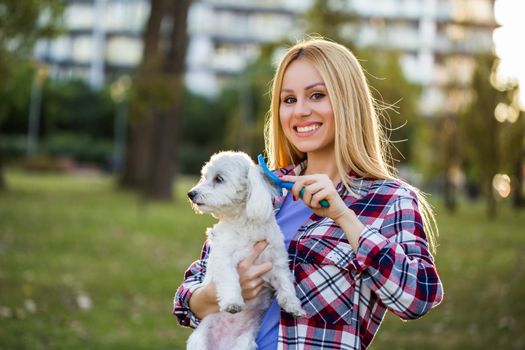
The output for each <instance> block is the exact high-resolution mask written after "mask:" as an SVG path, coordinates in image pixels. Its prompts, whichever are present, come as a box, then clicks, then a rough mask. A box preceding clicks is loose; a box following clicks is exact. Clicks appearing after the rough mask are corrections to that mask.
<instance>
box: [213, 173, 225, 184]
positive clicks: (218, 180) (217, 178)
mask: <svg viewBox="0 0 525 350" xmlns="http://www.w3.org/2000/svg"><path fill="white" fill-rule="evenodd" d="M213 182H215V183H216V184H221V183H223V182H224V179H223V178H222V176H220V175H215V177H214V178H213Z"/></svg>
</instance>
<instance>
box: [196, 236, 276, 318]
mask: <svg viewBox="0 0 525 350" xmlns="http://www.w3.org/2000/svg"><path fill="white" fill-rule="evenodd" d="M267 246H268V243H267V242H266V241H260V242H257V243H256V244H255V245H254V246H253V251H252V254H251V255H250V256H248V257H247V258H246V259H244V260H243V261H241V262H240V263H239V265H237V272H238V273H239V281H240V284H241V289H242V297H243V299H244V301H248V300H251V299H253V298H255V297H256V296H257V295H258V294H259V292H260V291H261V289H262V287H263V285H264V280H263V278H262V277H263V276H264V274H265V273H267V272H268V271H270V270H271V269H272V266H273V265H272V263H271V262H269V261H268V262H265V263H264V264H260V265H256V264H255V260H257V258H258V257H259V255H261V253H262V252H263V251H264V249H265V248H266V247H267ZM190 310H191V311H192V312H193V313H194V314H195V316H197V318H199V319H203V318H204V317H206V316H208V315H210V314H213V313H216V312H219V305H218V303H217V290H216V287H215V283H213V282H210V283H207V284H206V285H204V286H202V287H201V288H198V289H196V290H195V291H194V292H193V295H192V297H191V299H190Z"/></svg>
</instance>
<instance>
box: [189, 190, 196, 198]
mask: <svg viewBox="0 0 525 350" xmlns="http://www.w3.org/2000/svg"><path fill="white" fill-rule="evenodd" d="M196 195H197V191H190V192H188V197H189V198H190V200H193V198H195V196H196Z"/></svg>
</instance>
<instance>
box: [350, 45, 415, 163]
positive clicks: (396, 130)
mask: <svg viewBox="0 0 525 350" xmlns="http://www.w3.org/2000/svg"><path fill="white" fill-rule="evenodd" d="M358 54H359V55H361V56H358V58H360V59H362V65H363V69H364V70H365V72H366V73H367V78H368V82H369V85H370V87H371V90H372V95H373V96H374V99H375V102H376V109H377V110H378V111H379V113H380V117H381V122H382V124H383V126H384V128H385V131H386V135H387V136H388V139H389V140H390V141H391V144H390V154H391V157H392V159H393V160H394V162H401V163H413V160H414V159H415V157H417V155H416V154H417V153H418V152H420V151H421V149H417V148H416V147H415V144H416V143H418V136H420V131H421V128H422V126H423V121H422V119H421V115H420V113H419V111H418V105H417V104H418V99H419V94H420V92H421V88H420V87H419V86H417V85H415V84H413V83H410V82H409V81H408V80H407V79H406V78H405V76H404V74H403V71H402V69H401V65H400V63H399V55H398V54H397V53H396V52H392V51H377V50H376V49H371V48H370V49H366V50H361V51H360V53H358ZM416 150H417V152H416Z"/></svg>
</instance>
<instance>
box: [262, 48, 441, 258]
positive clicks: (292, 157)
mask: <svg viewBox="0 0 525 350" xmlns="http://www.w3.org/2000/svg"><path fill="white" fill-rule="evenodd" d="M299 58H300V59H305V60H307V61H308V62H309V63H311V64H312V65H313V66H314V67H315V68H316V69H317V71H318V72H319V74H320V75H321V77H322V79H323V81H324V83H325V86H326V89H327V92H328V95H329V97H330V101H331V104H332V110H333V114H334V123H335V130H336V132H335V154H336V165H337V171H338V173H339V176H340V178H341V179H342V181H343V184H344V185H345V186H346V187H347V188H348V189H349V188H350V181H351V179H350V177H349V176H348V174H347V172H348V170H349V169H352V170H353V171H355V172H356V173H357V175H358V176H360V177H364V178H372V179H389V180H396V181H400V182H402V183H404V184H405V185H407V186H408V187H409V188H410V189H411V190H413V191H414V192H415V193H416V196H417V200H418V204H419V207H420V210H421V215H422V218H423V223H424V229H425V232H426V234H427V237H428V241H429V244H430V246H431V248H432V250H433V251H434V250H435V237H436V236H437V233H438V231H437V225H436V221H435V218H434V214H433V212H432V208H431V207H430V205H429V203H428V202H427V200H426V198H425V197H424V194H423V193H422V192H421V191H419V190H418V189H417V188H415V187H413V186H411V185H409V184H407V183H406V182H404V181H403V180H401V179H399V178H398V177H397V176H396V175H395V173H394V168H393V166H392V165H391V164H390V163H391V160H390V159H389V152H388V143H389V140H388V138H387V137H386V135H385V133H384V131H383V127H382V125H381V123H380V122H379V118H378V115H377V111H376V108H375V107H374V99H373V98H372V95H371V93H370V88H369V86H368V82H367V79H366V77H365V75H364V72H363V69H362V67H361V65H360V64H359V61H358V60H357V58H356V57H355V56H354V55H353V54H352V52H351V51H350V50H349V49H348V48H346V47H345V46H343V45H340V44H338V43H335V42H332V41H328V40H325V39H322V38H310V39H306V40H303V41H301V42H298V43H297V44H295V45H294V46H292V47H291V48H290V49H289V50H288V51H287V52H286V54H285V55H284V57H283V58H282V59H281V61H280V63H279V65H278V67H277V70H276V72H275V75H274V79H273V82H272V88H271V104H270V110H269V111H268V115H267V119H266V125H265V140H266V155H267V156H268V162H269V166H270V167H271V168H282V167H285V166H287V165H290V164H298V163H300V162H301V161H303V160H304V159H305V158H306V154H304V153H302V152H300V151H299V150H297V149H296V148H295V147H294V146H293V145H292V144H291V143H290V142H289V141H288V139H287V138H286V137H285V135H284V131H283V129H282V127H281V123H280V121H279V106H280V99H279V96H280V92H281V87H282V82H283V76H284V73H285V71H286V69H287V68H288V66H289V65H290V63H291V62H293V61H295V60H297V59H299Z"/></svg>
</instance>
